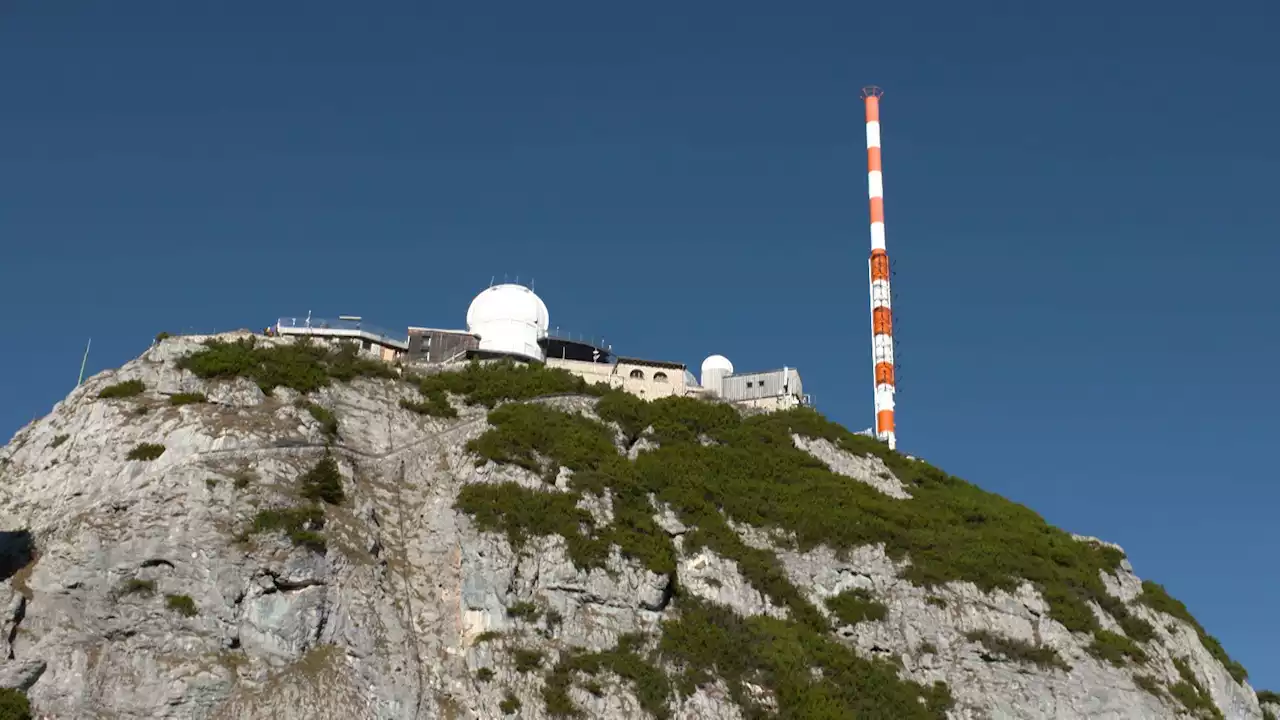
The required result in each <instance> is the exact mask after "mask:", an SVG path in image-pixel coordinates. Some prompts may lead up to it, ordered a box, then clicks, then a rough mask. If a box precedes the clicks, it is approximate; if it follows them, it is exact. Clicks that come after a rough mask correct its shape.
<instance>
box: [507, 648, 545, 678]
mask: <svg viewBox="0 0 1280 720" xmlns="http://www.w3.org/2000/svg"><path fill="white" fill-rule="evenodd" d="M511 656H512V657H513V658H515V661H516V672H519V673H527V672H532V671H534V670H537V669H538V666H540V665H542V652H541V651H540V650H529V649H526V648H517V649H516V650H514V651H512V653H511Z"/></svg>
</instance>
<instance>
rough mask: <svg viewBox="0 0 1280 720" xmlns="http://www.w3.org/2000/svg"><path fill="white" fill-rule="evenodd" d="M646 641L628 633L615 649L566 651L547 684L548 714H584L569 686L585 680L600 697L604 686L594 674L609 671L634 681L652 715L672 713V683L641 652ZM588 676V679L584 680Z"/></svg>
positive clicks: (660, 718)
mask: <svg viewBox="0 0 1280 720" xmlns="http://www.w3.org/2000/svg"><path fill="white" fill-rule="evenodd" d="M643 641H644V638H643V637H642V636H639V635H624V636H623V637H621V638H619V639H618V644H617V645H616V646H615V647H614V648H613V649H611V650H606V651H604V652H599V653H575V652H566V653H563V654H562V655H561V656H560V661H559V662H558V663H557V664H556V666H555V668H554V669H553V670H552V671H551V672H550V674H548V675H547V678H546V684H545V685H544V686H543V691H542V699H543V702H544V703H545V704H546V708H547V714H549V715H551V716H552V717H581V716H582V711H581V710H580V709H579V708H578V707H577V706H576V705H574V703H573V700H572V699H571V698H570V697H569V688H570V687H571V686H572V685H573V683H574V682H575V681H581V687H582V688H583V689H585V690H587V692H590V693H591V694H592V695H596V696H597V697H599V696H600V695H602V694H603V688H601V687H600V684H599V683H598V682H596V681H594V680H592V679H590V678H592V677H594V676H595V675H597V674H599V673H600V672H602V671H608V672H612V673H614V674H615V675H617V676H618V677H620V678H622V679H623V680H624V681H626V682H628V683H630V684H631V686H632V689H633V691H634V692H635V695H636V698H637V699H638V700H639V701H640V707H641V708H643V709H644V710H645V712H647V713H648V714H649V715H650V716H652V717H655V718H658V720H666V718H668V717H670V712H669V710H668V709H667V701H668V698H669V697H670V695H671V683H670V681H669V680H668V679H667V676H666V675H665V674H664V673H663V672H662V671H661V670H659V669H658V667H657V666H656V665H655V664H654V663H653V662H651V661H650V660H648V659H646V658H644V657H642V656H641V654H640V647H641V645H643ZM584 676H585V678H587V679H586V680H585V681H582V678H583V677H584Z"/></svg>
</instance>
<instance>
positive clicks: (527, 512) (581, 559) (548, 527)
mask: <svg viewBox="0 0 1280 720" xmlns="http://www.w3.org/2000/svg"><path fill="white" fill-rule="evenodd" d="M455 506H456V507H457V508H458V509H459V510H461V511H462V512H465V513H467V514H469V515H471V517H472V519H473V520H474V521H475V523H476V527H478V528H479V529H480V530H483V531H485V532H500V533H503V534H505V535H506V536H507V541H508V542H510V543H511V546H512V547H513V548H515V549H516V550H519V549H521V548H523V547H524V544H525V543H526V542H527V541H528V540H529V538H531V537H541V536H546V535H560V536H561V537H563V538H564V539H565V541H566V543H567V544H568V550H569V557H570V558H571V559H572V560H573V562H574V564H575V565H577V566H578V567H601V566H603V565H604V561H605V559H606V558H608V550H609V548H608V547H607V546H606V545H604V543H602V542H601V541H599V540H598V539H596V538H595V537H593V535H592V533H593V529H592V527H593V522H594V521H593V520H592V519H591V513H589V512H587V511H586V510H583V509H581V508H579V507H577V496H575V495H572V494H570V493H562V492H552V491H543V490H530V489H528V488H525V487H522V486H520V485H519V484H517V483H514V482H507V483H501V484H474V485H466V486H464V487H463V488H462V490H460V491H459V492H458V498H457V500H456V502H455ZM584 528H585V529H586V533H585V534H584V532H583V531H584Z"/></svg>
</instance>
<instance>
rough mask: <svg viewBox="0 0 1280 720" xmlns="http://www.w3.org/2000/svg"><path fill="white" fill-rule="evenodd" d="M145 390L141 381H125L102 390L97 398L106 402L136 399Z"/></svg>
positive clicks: (145, 387)
mask: <svg viewBox="0 0 1280 720" xmlns="http://www.w3.org/2000/svg"><path fill="white" fill-rule="evenodd" d="M146 389H147V386H146V385H145V384H143V382H142V381H141V380H125V381H124V382H119V383H116V384H115V385H109V386H107V387H105V388H103V389H102V392H100V393H98V397H100V398H103V399H106V400H111V399H119V398H129V397H137V396H138V395H141V394H142V391H143V390H146Z"/></svg>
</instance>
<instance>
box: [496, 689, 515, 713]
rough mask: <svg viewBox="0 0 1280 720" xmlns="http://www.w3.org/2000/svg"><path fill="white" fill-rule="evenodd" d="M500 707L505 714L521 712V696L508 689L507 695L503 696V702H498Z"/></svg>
mask: <svg viewBox="0 0 1280 720" xmlns="http://www.w3.org/2000/svg"><path fill="white" fill-rule="evenodd" d="M498 709H499V710H501V711H502V712H503V714H504V715H512V714H514V713H516V712H519V710H520V698H518V697H516V696H515V695H513V694H512V693H511V691H510V690H508V691H507V695H506V697H504V698H502V702H500V703H498Z"/></svg>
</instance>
